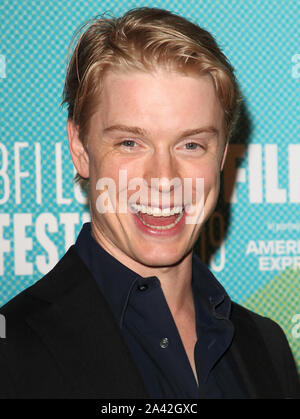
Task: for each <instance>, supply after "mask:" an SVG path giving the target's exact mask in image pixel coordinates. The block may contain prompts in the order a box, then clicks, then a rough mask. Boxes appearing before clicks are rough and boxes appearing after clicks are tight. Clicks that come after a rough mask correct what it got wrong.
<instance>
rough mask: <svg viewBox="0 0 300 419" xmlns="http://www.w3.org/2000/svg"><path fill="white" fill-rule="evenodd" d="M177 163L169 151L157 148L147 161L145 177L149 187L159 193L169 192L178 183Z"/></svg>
mask: <svg viewBox="0 0 300 419" xmlns="http://www.w3.org/2000/svg"><path fill="white" fill-rule="evenodd" d="M178 178H179V170H178V164H177V162H176V160H175V158H174V157H173V156H172V154H171V152H168V151H164V150H157V151H155V152H154V153H153V155H152V156H151V159H149V161H148V162H147V167H146V173H145V179H146V181H147V184H148V186H149V188H150V187H151V185H152V189H153V188H154V189H156V190H157V191H159V192H160V193H162V194H163V193H167V192H171V191H173V190H174V189H175V188H176V185H178ZM176 179H177V181H176Z"/></svg>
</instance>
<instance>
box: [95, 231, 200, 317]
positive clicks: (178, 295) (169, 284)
mask: <svg viewBox="0 0 300 419" xmlns="http://www.w3.org/2000/svg"><path fill="white" fill-rule="evenodd" d="M92 235H93V237H94V239H95V240H96V241H97V242H98V244H100V246H101V247H103V249H104V250H105V251H107V252H108V253H110V254H111V255H112V256H113V257H114V258H116V259H117V260H118V261H119V262H121V263H122V264H123V265H125V266H127V267H128V268H129V269H131V270H133V271H134V272H136V273H137V274H139V275H140V276H142V277H148V276H156V277H157V278H158V279H159V281H160V284H161V288H162V291H163V293H164V296H165V299H166V301H167V303H168V306H169V309H170V311H171V313H172V315H173V316H176V315H179V316H180V314H181V313H188V312H190V311H191V310H193V294H192V287H191V281H192V251H190V252H189V253H188V254H187V255H186V256H184V257H183V258H182V259H181V260H180V261H179V262H178V263H176V264H174V265H171V266H147V265H143V264H142V263H140V262H138V261H137V260H135V259H133V258H131V257H130V256H128V255H127V254H126V253H124V252H122V251H121V250H120V249H118V248H116V247H115V246H114V245H113V244H112V243H110V242H109V241H107V240H105V238H103V237H101V236H100V235H99V234H97V231H96V230H94V229H92Z"/></svg>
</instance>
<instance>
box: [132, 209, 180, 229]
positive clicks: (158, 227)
mask: <svg viewBox="0 0 300 419" xmlns="http://www.w3.org/2000/svg"><path fill="white" fill-rule="evenodd" d="M136 215H137V217H138V218H139V220H140V221H141V222H142V223H143V224H145V225H146V226H148V227H151V228H152V229H154V230H169V229H170V228H172V227H174V226H175V225H176V224H177V223H178V222H179V221H180V220H181V218H182V217H183V211H182V213H181V214H180V215H179V217H177V219H176V220H175V222H174V223H172V224H168V225H166V226H154V225H151V224H148V223H146V222H145V221H144V220H143V219H142V218H141V217H140V216H139V215H138V214H136Z"/></svg>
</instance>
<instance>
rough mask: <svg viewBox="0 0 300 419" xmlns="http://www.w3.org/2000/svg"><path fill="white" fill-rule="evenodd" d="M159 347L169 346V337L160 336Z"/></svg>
mask: <svg viewBox="0 0 300 419" xmlns="http://www.w3.org/2000/svg"><path fill="white" fill-rule="evenodd" d="M159 344H160V347H161V348H163V349H165V348H167V347H168V346H169V339H168V338H162V339H161V340H160V342H159Z"/></svg>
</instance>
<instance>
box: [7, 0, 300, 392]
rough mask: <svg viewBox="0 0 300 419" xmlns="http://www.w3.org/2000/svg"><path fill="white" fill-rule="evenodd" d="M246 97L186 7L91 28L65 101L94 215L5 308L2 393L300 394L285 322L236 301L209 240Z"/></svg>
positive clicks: (74, 61)
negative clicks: (212, 260) (202, 238)
mask: <svg viewBox="0 0 300 419" xmlns="http://www.w3.org/2000/svg"><path fill="white" fill-rule="evenodd" d="M238 101H239V97H238V88H237V84H236V81H235V78H234V74H233V70H232V67H231V66H230V64H229V63H228V61H227V60H226V58H225V56H224V55H223V54H222V52H221V51H220V49H219V48H218V46H217V45H216V43H215V41H214V39H213V38H212V36H211V35H210V34H209V33H207V32H206V31H204V30H203V29H201V28H199V27H198V26H196V25H194V24H192V23H190V22H188V21H187V20H185V19H183V18H181V17H178V16H176V15H173V14H171V13H170V12H167V11H164V10H159V9H149V8H141V9H136V10H132V11H129V12H128V13H127V14H125V15H124V16H123V17H122V18H119V19H105V18H103V19H98V20H96V21H95V22H93V23H92V24H91V25H90V26H89V27H88V28H87V30H86V31H85V32H84V33H83V35H82V36H81V38H80V39H79V41H78V43H77V45H76V47H75V50H74V52H73V55H72V58H71V60H70V63H69V68H68V72H67V77H66V83H65V89H64V103H67V104H68V122H67V132H68V138H69V145H70V152H71V155H72V159H73V162H74V165H75V167H76V169H77V172H78V176H77V177H78V178H79V179H80V181H81V182H82V183H86V182H88V190H89V203H90V212H91V224H86V225H84V226H83V229H82V231H81V233H80V235H79V237H78V239H77V241H76V244H75V245H74V246H72V247H71V248H70V250H69V251H68V252H67V253H66V255H65V256H64V257H63V259H62V260H61V261H60V262H59V263H58V265H57V266H56V267H55V268H54V269H53V270H52V271H51V272H50V273H49V274H48V275H46V277H44V278H43V279H41V280H40V281H38V282H37V283H36V284H35V285H33V286H32V287H30V288H28V289H27V290H25V291H24V292H22V293H21V294H20V295H19V296H17V297H15V298H14V299H13V300H12V301H10V302H9V303H8V304H6V305H5V306H4V307H3V308H2V310H1V313H3V314H4V315H5V317H6V321H7V338H6V339H3V340H1V346H0V369H1V375H0V394H1V396H2V397H20V398H29V397H30V398H32V397H33V398H35V397H43V398H56V397H58V398H61V397H63V398H82V397H83V398H85V397H87V398H262V397H274V398H276V397H277V398H290V397H297V396H298V395H299V381H298V375H297V372H296V367H295V363H294V360H293V357H292V354H291V351H290V349H289V346H288V343H287V340H286V338H285V336H284V334H283V332H282V331H281V329H280V328H279V326H278V325H276V324H275V323H274V322H273V321H271V320H269V319H266V318H263V317H260V316H258V315H256V314H254V313H252V312H250V311H248V310H246V309H244V308H242V307H240V306H239V305H237V304H235V303H234V302H231V300H230V298H229V296H228V295H227V293H226V292H225V290H224V289H223V287H222V286H221V285H220V284H219V283H218V282H217V280H216V279H215V278H214V276H213V275H212V274H211V272H210V271H209V270H208V269H207V267H206V266H204V265H203V264H202V263H201V261H200V260H199V258H198V256H197V255H195V254H193V246H194V244H195V242H196V240H197V238H198V236H199V233H200V230H201V227H202V226H203V224H204V222H205V221H206V220H207V218H208V217H209V215H210V214H211V213H212V211H213V209H214V207H215V204H216V201H217V197H218V193H219V177H220V172H221V170H222V168H223V164H224V161H225V157H226V153H227V148H228V140H229V137H230V133H231V131H232V129H233V126H234V122H235V119H236V115H237V112H238ZM191 181H192V182H191ZM237 280H242V278H237Z"/></svg>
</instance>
